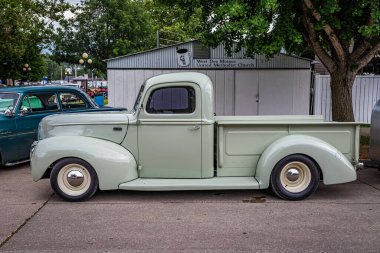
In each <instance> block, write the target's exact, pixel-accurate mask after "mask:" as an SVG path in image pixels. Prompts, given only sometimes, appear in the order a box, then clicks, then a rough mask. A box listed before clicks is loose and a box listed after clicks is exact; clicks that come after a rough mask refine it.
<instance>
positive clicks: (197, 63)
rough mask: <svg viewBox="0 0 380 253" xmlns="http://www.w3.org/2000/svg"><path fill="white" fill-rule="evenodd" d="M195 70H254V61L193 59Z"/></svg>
mask: <svg viewBox="0 0 380 253" xmlns="http://www.w3.org/2000/svg"><path fill="white" fill-rule="evenodd" d="M193 65H194V67H195V68H255V67H256V59H194V60H193Z"/></svg>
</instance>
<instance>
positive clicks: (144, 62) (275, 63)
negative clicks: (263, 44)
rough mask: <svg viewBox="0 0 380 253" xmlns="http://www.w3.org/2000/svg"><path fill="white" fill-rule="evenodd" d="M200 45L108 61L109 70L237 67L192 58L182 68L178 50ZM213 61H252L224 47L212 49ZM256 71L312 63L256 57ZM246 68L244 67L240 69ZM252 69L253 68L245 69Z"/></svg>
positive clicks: (177, 46) (242, 54) (191, 44)
mask: <svg viewBox="0 0 380 253" xmlns="http://www.w3.org/2000/svg"><path fill="white" fill-rule="evenodd" d="M195 43H199V42H197V41H190V42H187V43H181V44H177V45H173V46H169V47H164V48H158V49H153V50H149V51H145V52H141V53H137V54H133V55H127V56H122V57H118V58H113V59H109V60H107V68H108V69H195V68H198V69H199V68H202V69H203V68H211V69H215V68H223V69H226V68H230V69H231V68H232V69H236V67H228V66H223V67H215V65H213V66H210V67H207V66H206V67H199V66H198V65H197V64H196V60H197V59H193V58H192V57H191V60H190V64H189V65H188V66H186V67H181V66H179V65H178V62H177V50H178V49H183V48H184V49H187V50H188V51H190V52H193V48H194V44H195ZM210 50H211V51H210V58H211V59H245V60H247V59H251V58H247V57H245V56H244V54H245V50H244V49H243V50H241V51H240V52H238V53H233V54H232V55H231V56H228V55H226V52H225V50H224V47H223V46H222V45H221V46H218V47H217V48H215V49H210ZM198 60H199V59H198ZM253 61H254V63H255V67H254V68H255V69H268V68H269V69H272V68H277V69H310V61H309V60H306V59H303V58H299V57H293V56H289V55H284V54H279V55H275V56H274V57H273V58H269V59H268V58H266V57H265V56H264V55H256V56H255V57H254V60H253ZM239 68H244V67H239ZM245 68H252V67H245Z"/></svg>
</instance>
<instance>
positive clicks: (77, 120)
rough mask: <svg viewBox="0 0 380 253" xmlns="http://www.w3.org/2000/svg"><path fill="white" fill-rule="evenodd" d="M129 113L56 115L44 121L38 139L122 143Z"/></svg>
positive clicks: (107, 112)
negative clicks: (94, 140) (83, 138)
mask: <svg viewBox="0 0 380 253" xmlns="http://www.w3.org/2000/svg"><path fill="white" fill-rule="evenodd" d="M131 116H132V115H131V114H128V112H127V111H103V112H88V113H68V114H55V115H50V116H48V117H45V118H43V119H42V121H41V122H40V125H39V129H38V138H39V139H44V138H49V137H53V136H75V135H76V136H87V137H93V138H99V139H104V140H108V141H112V142H115V143H121V142H122V141H123V139H124V137H125V135H126V134H127V130H128V125H129V118H130V117H131Z"/></svg>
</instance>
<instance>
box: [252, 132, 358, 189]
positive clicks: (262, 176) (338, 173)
mask: <svg viewBox="0 0 380 253" xmlns="http://www.w3.org/2000/svg"><path fill="white" fill-rule="evenodd" d="M292 154H304V155H306V156H309V157H310V158H312V159H314V161H315V162H316V163H317V164H318V165H319V167H320V169H321V171H322V174H323V182H324V183H325V184H339V183H347V182H351V181H354V180H356V177H357V175H356V171H355V168H354V167H353V166H352V164H351V163H350V162H349V161H348V160H347V158H346V157H345V156H344V155H343V154H342V153H341V152H340V151H339V150H337V149H336V148H335V147H333V146H331V145H330V144H328V143H326V142H325V141H322V140H321V139H318V138H315V137H312V136H307V135H288V136H285V137H283V138H280V139H278V140H276V141H275V142H273V143H272V144H271V145H269V146H268V147H267V149H266V150H265V151H264V152H263V154H262V155H261V157H260V160H259V162H258V165H257V170H256V175H255V177H256V179H257V180H258V181H259V184H260V188H261V189H265V188H268V187H269V181H270V175H271V173H272V170H273V168H274V166H275V165H276V164H277V163H278V162H279V161H280V160H281V159H282V158H284V157H286V156H288V155H292Z"/></svg>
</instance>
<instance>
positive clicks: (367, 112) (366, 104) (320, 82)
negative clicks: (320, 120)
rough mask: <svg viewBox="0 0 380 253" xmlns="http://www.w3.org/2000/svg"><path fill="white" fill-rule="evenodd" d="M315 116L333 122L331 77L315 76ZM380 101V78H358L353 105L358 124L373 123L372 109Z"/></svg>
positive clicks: (353, 93) (353, 88)
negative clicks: (320, 116) (321, 116)
mask: <svg viewBox="0 0 380 253" xmlns="http://www.w3.org/2000/svg"><path fill="white" fill-rule="evenodd" d="M314 78H315V79H314V80H315V82H314V83H315V89H314V90H315V91H314V114H315V115H323V116H324V118H325V119H326V120H332V113H331V111H332V110H331V89H330V76H329V75H315V77H314ZM379 99H380V76H356V79H355V82H354V86H353V87H352V105H353V108H354V116H355V121H356V122H366V123H371V112H372V108H373V107H374V105H375V104H376V102H377V100H379Z"/></svg>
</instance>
